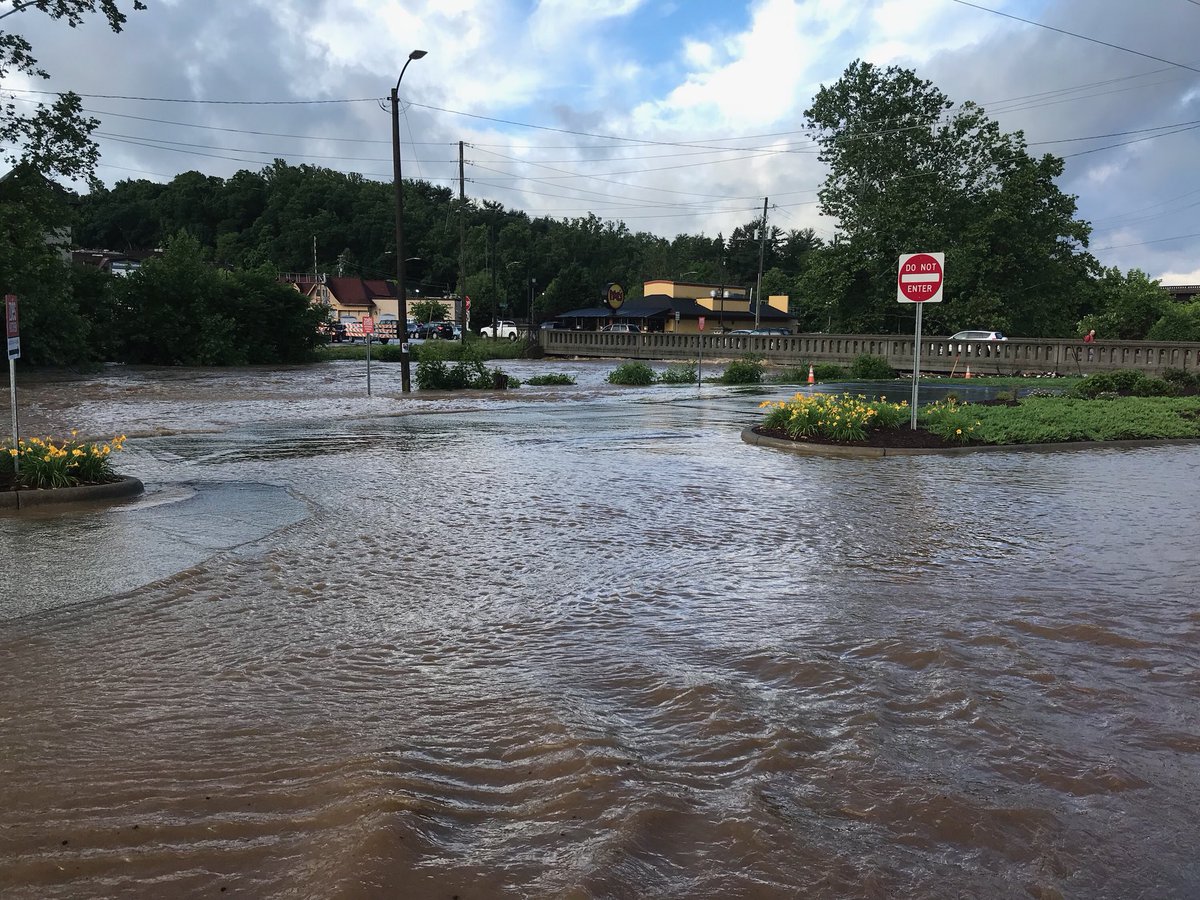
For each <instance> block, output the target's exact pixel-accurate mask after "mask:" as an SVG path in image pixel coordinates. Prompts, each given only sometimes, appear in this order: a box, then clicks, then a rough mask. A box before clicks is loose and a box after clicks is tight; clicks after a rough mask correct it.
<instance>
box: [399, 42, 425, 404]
mask: <svg viewBox="0 0 1200 900" xmlns="http://www.w3.org/2000/svg"><path fill="white" fill-rule="evenodd" d="M424 55H425V51H424V50H414V51H412V53H410V54H408V59H407V60H405V62H404V67H403V68H401V69H400V77H399V78H397V79H396V86H395V87H394V88H392V94H391V100H392V178H393V180H394V182H395V185H396V300H397V306H398V307H399V313H400V321H401V322H403V323H404V338H403V340H402V341H401V342H400V389H401V390H402V391H403V392H404V393H406V394H407V393H409V392H410V391H411V390H412V378H411V369H410V366H409V355H408V352H409V347H408V294H407V292H406V291H405V286H404V182H403V179H402V177H401V174H400V93H399V92H400V82H401V81H403V80H404V72H405V70H407V69H408V64H409V63H410V62H412V61H413V60H414V59H420V58H421V57H422V56H424Z"/></svg>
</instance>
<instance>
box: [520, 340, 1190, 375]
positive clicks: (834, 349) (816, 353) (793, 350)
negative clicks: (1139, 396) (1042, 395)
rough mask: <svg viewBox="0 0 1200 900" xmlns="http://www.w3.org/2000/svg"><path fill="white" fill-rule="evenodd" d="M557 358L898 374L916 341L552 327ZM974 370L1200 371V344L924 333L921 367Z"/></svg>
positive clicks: (548, 343) (907, 366) (551, 350)
mask: <svg viewBox="0 0 1200 900" xmlns="http://www.w3.org/2000/svg"><path fill="white" fill-rule="evenodd" d="M538 342H539V343H540V344H541V346H542V349H543V350H544V351H545V352H546V354H547V355H550V356H588V357H615V358H618V359H665V360H673V359H694V358H695V357H696V355H697V353H698V352H699V351H700V350H701V348H703V351H704V358H705V359H714V360H716V359H737V358H739V357H741V356H744V355H746V354H755V355H757V356H761V357H762V358H763V359H764V360H766V361H767V362H768V363H772V364H775V365H809V364H816V363H824V362H828V363H836V364H838V365H843V366H844V365H849V364H850V363H852V362H853V361H854V360H855V359H856V358H857V357H859V356H863V355H870V356H881V357H883V358H884V359H886V360H887V361H888V363H889V364H890V365H891V366H892V367H893V368H895V369H897V370H898V371H909V372H911V371H912V361H913V343H914V341H913V338H911V337H903V336H899V335H878V334H876V335H866V334H793V335H754V334H711V335H710V334H704V335H700V334H671V333H663V334H657V333H654V334H621V333H619V332H598V331H564V330H558V329H553V330H551V329H547V330H545V331H542V332H540V333H539V335H538ZM967 366H970V368H971V374H972V375H1016V374H1019V373H1021V372H1045V373H1051V372H1052V373H1054V374H1057V375H1075V374H1087V373H1088V372H1104V371H1113V370H1116V369H1138V370H1141V371H1143V372H1148V373H1159V372H1162V371H1163V370H1164V369H1169V368H1174V369H1185V370H1188V371H1194V370H1196V369H1197V368H1200V343H1182V342H1165V341H1096V342H1095V343H1092V344H1085V343H1084V342H1083V341H1082V340H1077V339H1070V340H1063V339H1058V338H1011V339H1009V340H1007V341H951V340H950V339H949V338H944V337H922V338H921V370H922V371H928V372H965V371H966V368H967Z"/></svg>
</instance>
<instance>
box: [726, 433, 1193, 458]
mask: <svg viewBox="0 0 1200 900" xmlns="http://www.w3.org/2000/svg"><path fill="white" fill-rule="evenodd" d="M742 440H743V441H745V442H746V443H747V444H754V445H755V446H757V447H771V448H773V449H775V450H790V451H791V452H792V453H801V454H804V455H806V456H836V457H853V458H855V459H879V458H881V457H884V456H932V455H934V454H938V455H941V456H962V455H964V454H967V453H986V452H997V451H1007V452H1017V453H1023V452H1027V451H1030V450H1036V451H1040V452H1055V451H1064V450H1067V451H1069V450H1099V449H1103V448H1106V447H1109V448H1111V447H1116V448H1122V449H1129V448H1136V447H1162V446H1164V445H1172V444H1197V443H1200V438H1160V439H1158V440H1148V441H1142V440H1138V441H1059V442H1058V443H1055V444H980V445H977V446H973V447H941V448H936V449H935V448H928V447H895V448H890V447H853V446H849V445H842V444H807V443H805V442H804V441H789V440H784V439H782V438H773V437H767V436H766V435H762V434H756V433H755V431H754V426H753V425H752V426H750V427H749V428H743V429H742Z"/></svg>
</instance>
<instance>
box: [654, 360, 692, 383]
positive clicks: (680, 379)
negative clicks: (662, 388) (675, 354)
mask: <svg viewBox="0 0 1200 900" xmlns="http://www.w3.org/2000/svg"><path fill="white" fill-rule="evenodd" d="M658 380H659V381H661V382H662V383H663V384H695V383H696V367H695V366H694V365H692V364H691V363H672V364H671V365H669V366H667V368H666V369H665V370H664V371H663V372H661V373H659V376H658Z"/></svg>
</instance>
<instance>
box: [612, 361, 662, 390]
mask: <svg viewBox="0 0 1200 900" xmlns="http://www.w3.org/2000/svg"><path fill="white" fill-rule="evenodd" d="M606 380H607V381H608V383H609V384H627V385H637V386H642V385H647V384H654V370H653V369H651V368H650V367H649V366H648V365H646V364H645V363H640V362H628V363H622V364H621V365H619V366H617V367H616V368H615V369H613V370H612V371H611V372H609V373H608V378H607V379H606Z"/></svg>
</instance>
